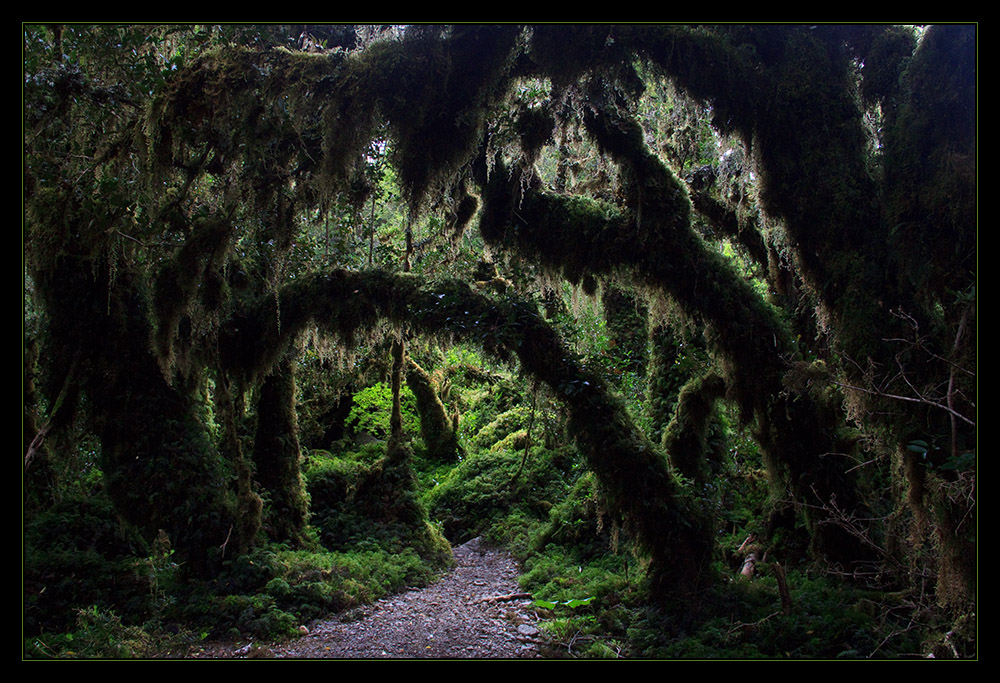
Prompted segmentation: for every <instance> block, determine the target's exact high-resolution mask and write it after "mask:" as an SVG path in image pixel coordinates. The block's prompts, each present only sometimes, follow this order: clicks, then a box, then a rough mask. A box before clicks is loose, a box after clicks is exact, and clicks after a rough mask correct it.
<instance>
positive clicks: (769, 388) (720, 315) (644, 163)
mask: <svg viewBox="0 0 1000 683" xmlns="http://www.w3.org/2000/svg"><path fill="white" fill-rule="evenodd" d="M597 102H599V100H597ZM585 122H586V124H587V127H588V130H589V131H590V132H591V134H592V135H593V136H594V137H595V139H596V140H597V142H598V143H599V144H600V146H601V147H602V148H603V149H604V150H605V151H607V152H608V153H610V154H611V155H612V156H614V157H615V158H616V159H617V160H618V161H619V163H620V164H621V165H622V167H623V169H624V173H625V175H626V177H627V178H628V187H627V193H628V202H629V205H628V209H629V210H628V213H619V212H616V211H614V210H612V209H609V208H607V207H604V206H602V205H600V204H598V203H596V202H593V201H590V200H587V199H584V198H581V197H562V196H556V195H552V194H547V193H544V192H541V191H539V190H538V189H537V187H531V186H528V187H527V188H525V187H523V186H522V185H521V184H520V182H519V180H518V179H517V178H516V177H512V176H511V175H510V174H509V173H507V172H506V171H505V170H504V169H502V168H501V169H499V170H495V171H494V173H493V175H492V176H491V179H490V182H489V184H488V185H487V187H486V191H485V192H484V200H485V207H484V210H483V213H482V215H481V221H480V229H481V230H482V232H483V235H484V237H485V238H486V239H487V240H489V241H493V242H495V243H499V244H503V245H505V246H508V247H511V248H514V249H517V250H519V251H521V252H524V253H526V254H527V255H529V256H530V257H537V258H540V259H541V260H542V261H544V262H546V263H547V264H548V265H549V266H550V267H554V268H562V269H563V271H564V272H567V273H569V274H571V275H573V276H575V277H577V278H579V277H580V276H581V275H582V274H584V273H594V274H605V273H613V272H615V271H616V270H618V269H622V270H626V271H627V272H631V273H632V274H634V275H635V276H637V277H638V278H639V280H640V281H641V282H643V283H644V284H646V285H648V286H651V287H654V288H656V289H659V290H660V291H663V292H664V293H665V294H667V295H668V296H670V298H671V299H673V300H674V301H675V302H677V304H679V306H680V307H681V308H682V310H683V311H684V312H685V313H686V314H687V315H688V316H689V317H690V318H692V319H694V320H696V321H700V322H703V323H704V325H705V330H706V331H705V336H706V339H707V340H708V343H709V345H710V348H712V350H713V351H714V352H715V354H716V355H717V357H718V359H719V361H720V363H721V365H722V370H723V373H724V376H725V378H726V384H727V387H728V391H729V396H730V397H731V398H734V399H736V400H737V401H738V403H739V405H740V407H741V409H742V411H743V417H744V419H745V420H747V421H748V422H749V421H751V420H756V421H757V423H758V424H759V425H761V427H762V428H761V430H760V431H759V433H758V435H759V440H760V442H761V445H762V446H763V448H764V449H765V451H767V452H768V454H769V456H770V458H769V459H768V462H769V465H770V468H769V469H770V472H771V475H772V478H773V479H774V480H775V482H776V484H777V483H778V482H780V481H781V480H783V479H786V477H787V482H788V484H789V485H790V486H791V488H792V491H793V492H794V493H795V495H796V497H797V499H798V500H800V501H806V500H816V499H817V498H818V499H819V500H820V501H822V503H820V504H819V505H816V506H811V507H807V508H806V514H807V516H809V517H811V518H816V519H815V520H814V523H813V524H812V530H813V532H814V534H816V535H817V536H823V535H830V536H834V537H837V538H836V540H833V539H830V540H825V541H819V542H817V543H816V547H817V548H822V549H824V550H826V551H829V552H831V553H835V554H834V555H832V557H833V559H837V560H839V561H845V562H846V561H851V560H853V559H857V558H856V557H852V556H851V553H853V552H855V551H857V550H858V548H857V545H856V544H853V543H851V541H850V539H848V538H841V535H842V533H841V530H840V529H838V528H836V527H834V526H832V525H824V524H821V523H820V522H819V518H821V517H823V516H824V515H826V514H827V513H828V512H829V511H828V510H824V509H823V506H824V505H827V504H828V503H829V501H830V500H832V499H834V498H836V500H837V501H839V504H840V505H842V506H843V507H844V508H846V509H852V510H853V509H855V508H857V507H859V506H860V501H859V500H858V498H857V494H856V491H855V490H854V485H853V483H852V481H851V477H850V476H849V475H848V474H846V473H845V472H844V469H845V468H841V469H840V470H839V472H838V470H837V468H838V466H839V465H841V464H842V463H837V464H834V463H833V462H832V461H831V460H830V459H825V460H824V459H823V458H821V457H819V456H820V455H821V454H823V453H829V452H839V451H837V449H836V447H835V432H836V427H837V424H838V423H839V418H838V417H836V416H832V415H830V414H828V413H826V412H825V411H822V410H820V409H818V408H817V407H816V406H812V405H811V401H810V400H809V399H808V397H805V398H802V397H791V396H789V395H788V394H786V393H785V392H784V388H783V386H782V378H783V376H784V374H785V372H786V371H787V370H788V366H787V358H789V357H794V343H793V340H792V337H791V334H790V332H789V331H788V329H787V328H786V326H785V325H784V324H783V323H782V322H781V320H780V319H779V317H778V315H777V313H776V311H775V310H774V309H772V308H771V307H770V306H769V305H767V303H766V302H764V300H763V299H761V298H760V296H759V295H758V294H757V293H756V292H755V291H753V290H752V288H751V287H750V286H749V285H748V284H747V283H746V282H745V281H744V280H743V279H742V278H741V277H740V276H739V275H738V274H737V273H736V272H735V270H734V269H733V268H732V266H731V265H730V264H729V263H728V262H727V261H726V260H725V259H724V258H723V257H722V256H721V255H720V254H718V253H717V252H715V251H713V250H710V249H708V248H706V246H705V245H704V243H703V242H702V240H701V239H700V237H698V235H697V234H696V233H695V232H694V231H693V230H692V228H691V225H690V222H689V220H690V203H689V202H688V199H687V195H686V193H685V191H684V189H683V187H682V185H681V183H680V181H679V180H677V178H675V177H674V176H673V174H671V173H670V171H669V170H668V169H667V168H666V167H665V166H664V164H663V163H662V162H661V161H660V160H659V159H658V158H657V157H656V156H655V155H653V154H652V153H651V152H650V151H649V150H648V148H646V146H645V144H644V141H643V136H642V132H641V129H640V128H639V126H638V124H637V123H635V122H634V121H633V120H631V119H628V118H627V117H625V116H623V115H621V114H620V113H619V112H618V111H617V109H616V108H614V107H613V106H610V105H609V106H605V107H603V108H602V109H600V110H599V111H598V110H596V109H595V111H594V112H593V113H592V115H590V116H588V117H587V118H586V120H585Z"/></svg>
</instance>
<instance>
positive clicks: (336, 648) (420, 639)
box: [202, 539, 541, 659]
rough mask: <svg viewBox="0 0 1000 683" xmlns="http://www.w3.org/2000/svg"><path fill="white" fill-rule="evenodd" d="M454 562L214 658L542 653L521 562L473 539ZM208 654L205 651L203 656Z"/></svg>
mask: <svg viewBox="0 0 1000 683" xmlns="http://www.w3.org/2000/svg"><path fill="white" fill-rule="evenodd" d="M454 555H455V562H456V567H455V568H454V570H452V571H451V572H449V573H448V574H447V575H445V576H444V577H443V578H442V579H441V580H439V581H438V582H436V583H434V584H432V585H430V586H428V587H426V588H422V589H417V590H412V591H409V592H407V593H402V594H399V595H394V596H391V597H388V598H384V599H382V600H379V601H378V602H376V603H374V604H373V605H367V606H365V607H361V608H357V609H354V610H349V611H348V612H344V613H342V614H338V615H336V616H334V617H332V618H331V619H329V620H325V621H320V622H316V623H314V624H312V625H310V626H309V629H310V632H309V634H308V635H305V636H303V637H302V638H299V639H296V640H293V641H290V642H286V643H283V644H281V645H272V646H270V647H269V648H268V647H262V646H257V647H255V646H251V645H246V646H243V647H241V648H239V649H238V650H234V651H232V652H229V653H226V654H221V653H215V656H220V655H221V656H228V657H261V656H263V657H268V656H272V657H277V658H293V657H294V658H324V659H326V658H330V659H348V658H349V659H416V658H421V659H424V658H443V659H524V658H535V657H539V656H541V655H540V646H541V634H540V633H539V630H538V628H537V627H536V624H535V622H536V617H535V615H534V613H533V612H532V610H531V599H530V598H527V597H512V596H516V595H517V594H518V591H519V588H518V585H517V576H518V572H517V564H516V563H515V562H514V560H513V558H511V557H510V556H509V555H507V554H506V553H504V552H502V551H499V550H495V549H492V548H487V547H484V546H483V545H482V544H481V543H480V541H479V539H473V540H472V541H469V542H468V543H466V544H464V545H461V546H459V547H457V548H455V550H454ZM202 656H205V655H204V654H203V655H202Z"/></svg>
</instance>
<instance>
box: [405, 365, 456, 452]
mask: <svg viewBox="0 0 1000 683" xmlns="http://www.w3.org/2000/svg"><path fill="white" fill-rule="evenodd" d="M406 384H407V386H409V387H410V391H412V392H413V396H414V397H415V398H416V400H417V412H418V413H419V414H420V435H421V436H422V437H423V439H424V446H426V447H427V454H428V456H429V457H431V458H434V459H435V460H442V461H444V462H454V461H456V460H457V459H458V458H459V456H460V455H461V453H462V450H461V447H460V446H459V444H458V430H457V429H456V427H457V425H456V424H455V422H454V421H453V420H452V418H451V417H449V416H448V413H447V411H446V410H445V407H444V403H442V402H441V399H440V397H439V396H438V392H437V388H436V386H435V385H436V383H435V382H434V380H433V378H432V377H431V376H430V375H429V374H427V371H426V370H424V369H423V368H422V367H420V366H419V365H417V364H416V363H415V362H414V361H412V360H410V362H409V363H408V365H407V370H406Z"/></svg>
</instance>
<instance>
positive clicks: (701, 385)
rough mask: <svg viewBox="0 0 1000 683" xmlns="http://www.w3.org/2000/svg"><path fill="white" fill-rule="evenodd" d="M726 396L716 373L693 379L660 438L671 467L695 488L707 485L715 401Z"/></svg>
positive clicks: (682, 393)
mask: <svg viewBox="0 0 1000 683" xmlns="http://www.w3.org/2000/svg"><path fill="white" fill-rule="evenodd" d="M725 394H726V382H725V380H723V379H722V377H720V376H719V375H717V374H715V373H708V374H707V375H703V376H700V377H696V378H694V379H693V380H691V381H690V382H688V383H687V384H686V385H684V388H683V389H681V392H680V395H679V396H678V398H677V410H676V411H675V412H674V417H673V419H672V420H671V421H670V424H669V425H667V428H666V431H665V432H664V434H663V450H665V451H666V452H667V455H668V456H669V457H670V462H671V464H672V465H673V466H674V467H675V468H676V469H677V471H678V472H680V473H681V474H682V475H684V476H685V477H687V478H689V479H691V480H693V481H694V482H695V483H696V484H698V485H704V484H707V483H708V482H709V478H710V476H711V468H710V465H709V461H708V458H709V454H708V453H707V452H706V449H707V444H706V439H707V437H708V430H709V427H711V423H712V420H713V418H716V417H717V415H716V412H715V404H716V401H718V400H719V399H721V398H723V397H724V396H725Z"/></svg>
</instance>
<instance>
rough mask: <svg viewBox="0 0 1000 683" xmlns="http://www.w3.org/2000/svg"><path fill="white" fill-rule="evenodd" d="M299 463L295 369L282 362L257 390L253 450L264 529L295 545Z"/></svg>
mask: <svg viewBox="0 0 1000 683" xmlns="http://www.w3.org/2000/svg"><path fill="white" fill-rule="evenodd" d="M300 460H301V454H300V451H299V437H298V425H297V422H296V416H295V366H294V363H293V361H292V360H290V359H287V358H286V359H285V360H283V361H281V362H280V363H279V364H278V365H277V366H276V367H275V368H274V371H273V372H272V373H271V374H270V375H269V376H268V377H267V378H266V379H265V380H264V383H263V384H262V385H261V387H260V391H259V398H258V400H257V433H256V437H255V438H254V448H253V461H254V465H255V466H256V472H257V482H258V483H259V484H260V486H261V487H262V488H263V489H264V491H266V493H267V497H268V499H269V500H270V505H269V507H268V509H267V514H266V517H265V519H264V526H265V528H266V529H267V531H268V536H269V537H270V538H272V539H273V540H276V541H278V542H289V543H292V544H299V543H301V542H302V540H303V538H304V532H305V528H306V523H307V522H308V519H309V507H308V503H307V501H306V493H305V486H304V484H303V482H302V472H301V466H300Z"/></svg>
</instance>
